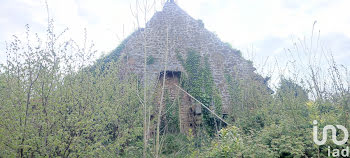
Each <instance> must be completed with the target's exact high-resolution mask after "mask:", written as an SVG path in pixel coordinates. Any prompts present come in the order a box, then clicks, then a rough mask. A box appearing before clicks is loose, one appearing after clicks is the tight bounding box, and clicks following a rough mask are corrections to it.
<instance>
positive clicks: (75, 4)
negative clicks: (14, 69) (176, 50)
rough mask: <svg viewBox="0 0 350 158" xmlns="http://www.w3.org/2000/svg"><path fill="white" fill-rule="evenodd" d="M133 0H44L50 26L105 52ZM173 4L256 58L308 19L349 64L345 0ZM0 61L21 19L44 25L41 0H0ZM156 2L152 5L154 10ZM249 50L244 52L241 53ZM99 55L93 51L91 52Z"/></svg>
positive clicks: (128, 25)
mask: <svg viewBox="0 0 350 158" xmlns="http://www.w3.org/2000/svg"><path fill="white" fill-rule="evenodd" d="M134 2H135V0H48V5H49V13H50V15H51V17H52V18H54V20H55V26H56V31H58V32H59V31H62V30H63V29H64V28H65V27H68V28H69V31H68V32H67V34H69V35H70V36H72V37H73V38H75V39H82V38H83V37H84V33H83V32H84V28H87V32H88V37H89V39H90V40H93V41H94V43H95V44H96V48H97V49H98V50H99V51H100V52H99V53H101V52H104V53H108V52H109V51H111V50H112V49H114V48H115V47H117V46H118V44H119V42H120V41H121V40H122V39H123V38H124V37H126V36H127V35H129V34H130V33H131V32H132V31H133V30H134V29H135V27H134V18H133V16H132V14H131V11H130V5H133V4H134ZM176 2H177V3H178V5H179V6H180V7H181V8H183V9H184V10H185V11H186V12H187V13H188V14H189V15H191V16H192V17H194V18H195V19H202V20H203V22H204V24H205V27H206V28H207V29H209V30H210V31H212V32H215V33H216V34H217V35H218V36H219V37H220V38H221V39H222V40H223V41H225V42H229V43H231V44H232V46H233V47H235V48H238V49H241V50H242V51H243V52H245V54H250V56H249V55H248V56H249V57H250V58H253V57H254V60H257V61H259V60H261V61H263V58H266V57H268V56H270V57H271V56H272V57H276V56H279V55H281V54H283V52H284V49H288V48H290V47H292V46H293V41H296V40H298V39H303V38H304V37H306V38H309V37H310V36H311V33H312V26H313V23H314V21H317V23H316V25H315V33H317V32H318V31H319V30H320V32H321V36H320V37H321V38H320V39H321V41H322V43H323V46H324V47H326V48H327V49H328V50H331V51H332V52H333V54H334V56H335V59H336V60H337V62H339V63H341V64H344V65H347V66H349V65H350V64H349V63H350V62H349V61H350V29H349V28H350V11H348V10H349V6H350V1H349V0H264V1H261V0H254V1H253V0H215V1H214V0H177V1H176ZM0 4H1V5H0V50H1V51H0V62H1V61H4V58H5V56H4V53H3V52H4V51H3V50H4V48H5V41H8V40H10V39H11V35H13V34H16V35H19V36H21V35H23V34H24V32H25V24H29V25H30V26H31V29H32V30H33V32H38V33H43V31H45V27H46V25H47V13H46V8H45V1H44V0H0ZM160 8H161V7H160V5H158V7H157V9H158V10H160ZM247 52H249V53H247ZM97 56H99V55H97Z"/></svg>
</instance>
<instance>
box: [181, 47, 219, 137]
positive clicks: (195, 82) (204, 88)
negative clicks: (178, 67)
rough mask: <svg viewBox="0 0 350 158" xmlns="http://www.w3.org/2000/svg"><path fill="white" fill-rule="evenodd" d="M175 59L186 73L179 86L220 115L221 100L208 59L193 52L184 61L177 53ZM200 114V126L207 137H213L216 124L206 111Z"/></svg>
mask: <svg viewBox="0 0 350 158" xmlns="http://www.w3.org/2000/svg"><path fill="white" fill-rule="evenodd" d="M177 57H178V60H179V61H180V63H181V64H182V66H183V67H184V69H185V71H186V74H185V75H182V76H181V77H182V79H181V86H182V87H183V88H184V89H185V90H186V91H187V92H188V93H190V94H191V95H192V96H193V97H195V98H196V99H198V100H199V101H200V102H202V103H203V104H204V105H206V106H208V107H209V108H211V109H212V110H214V111H215V112H216V113H217V114H219V115H221V105H222V104H221V98H220V95H218V91H217V90H216V89H215V85H214V81H213V75H212V70H211V68H210V64H209V57H208V56H204V57H202V56H201V55H200V54H199V53H197V52H195V51H189V52H188V54H187V57H186V59H183V57H182V56H181V55H180V54H179V53H177ZM202 113H203V115H202V117H203V122H202V126H204V128H205V129H206V132H207V133H208V134H209V135H213V134H214V133H215V128H217V127H218V126H217V123H218V122H217V121H216V119H215V117H214V116H213V115H212V114H211V113H210V112H209V111H208V110H207V109H205V108H203V110H202Z"/></svg>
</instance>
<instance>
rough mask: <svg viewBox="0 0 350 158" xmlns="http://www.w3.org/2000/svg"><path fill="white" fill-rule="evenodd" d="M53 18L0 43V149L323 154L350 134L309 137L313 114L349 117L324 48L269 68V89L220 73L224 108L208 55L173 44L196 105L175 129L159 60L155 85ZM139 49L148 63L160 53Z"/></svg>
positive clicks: (336, 68) (345, 91)
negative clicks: (41, 31) (185, 123)
mask: <svg viewBox="0 0 350 158" xmlns="http://www.w3.org/2000/svg"><path fill="white" fill-rule="evenodd" d="M53 28H54V26H53V22H52V21H49V23H48V28H47V32H46V36H45V37H44V38H40V37H39V36H38V35H35V34H33V33H31V31H30V27H29V26H26V34H27V37H26V38H23V39H22V38H18V37H16V36H14V37H13V40H12V41H10V42H8V43H7V48H6V50H1V51H5V52H6V54H7V57H6V58H7V60H6V63H4V64H2V65H1V67H0V70H1V72H0V157H327V156H328V146H330V148H332V149H333V148H337V149H345V148H346V147H347V144H348V143H350V142H347V143H346V144H344V145H341V146H337V145H335V144H334V143H333V142H332V140H331V139H330V135H329V139H328V141H327V142H326V144H324V145H321V146H318V145H316V144H315V143H314V142H313V135H312V128H313V120H317V121H318V127H319V128H320V129H322V128H323V127H324V126H326V125H336V124H340V125H343V126H345V127H346V128H348V129H349V125H350V124H349V123H350V120H349V119H350V118H349V112H350V91H349V90H350V87H349V86H350V84H349V82H350V81H349V78H350V76H349V74H348V72H349V71H348V70H347V69H346V67H344V66H341V65H338V64H337V63H336V62H335V61H334V59H333V58H332V56H331V55H330V56H328V57H329V58H327V60H326V61H327V62H326V64H325V65H319V64H317V61H314V60H312V58H311V60H309V62H307V63H304V65H303V66H304V69H303V71H302V72H299V71H297V68H296V67H297V66H298V65H296V64H295V63H296V62H295V60H297V59H294V58H293V59H291V62H290V65H291V66H288V67H283V68H285V69H288V75H286V74H284V73H280V72H277V73H276V72H275V73H274V74H270V75H275V76H278V78H279V80H280V81H279V83H278V86H277V87H276V88H275V89H274V93H273V94H270V93H263V92H262V90H261V89H259V88H258V87H259V85H257V84H255V83H254V82H249V81H246V80H236V79H235V78H233V77H232V76H231V75H225V78H224V80H225V83H227V84H228V86H227V87H226V89H227V91H228V92H229V99H230V102H229V103H230V104H229V105H228V107H229V109H230V112H228V113H223V111H222V98H221V97H220V95H219V94H220V90H219V89H218V87H216V85H215V84H214V81H213V74H212V69H211V67H210V64H209V63H208V62H209V60H210V57H208V56H201V55H200V52H196V51H193V50H187V52H185V54H186V55H185V56H183V55H179V54H177V57H176V58H177V59H178V60H179V61H180V62H181V65H182V66H183V68H184V69H185V70H186V73H182V74H181V76H180V77H179V80H176V83H177V84H178V85H177V86H179V87H180V88H178V89H177V90H179V89H181V90H183V91H185V92H186V93H188V94H190V95H191V97H188V99H191V101H192V103H193V104H194V105H195V106H199V107H201V112H200V113H201V114H200V115H199V116H196V118H194V119H198V120H194V122H195V124H193V125H192V126H195V127H190V128H188V130H186V131H181V129H182V128H181V127H180V125H181V119H180V117H181V115H179V112H180V110H179V109H180V107H181V98H180V97H178V96H172V95H171V92H170V90H169V89H167V88H166V87H164V85H167V84H166V82H167V81H166V78H167V77H166V76H167V73H164V72H166V71H167V69H166V67H165V68H164V70H165V71H163V73H160V74H159V77H158V78H159V81H158V82H157V83H160V84H159V85H160V87H156V88H155V89H154V87H152V86H151V85H147V84H145V82H144V80H142V79H140V78H139V76H137V75H135V74H133V73H130V72H129V71H123V70H124V65H123V62H121V60H124V59H125V58H124V56H120V57H117V56H118V53H114V55H116V57H114V58H113V60H111V58H106V57H100V58H99V59H98V60H95V58H94V54H96V51H97V50H95V49H94V46H93V44H92V43H90V42H88V40H87V34H85V39H84V41H85V42H84V43H83V44H82V45H79V44H77V43H76V42H75V41H74V40H65V39H66V38H63V37H65V31H63V32H62V33H59V34H56V33H55V31H54V29H53ZM305 43H306V42H305ZM312 46H313V44H312V42H311V44H310V45H308V44H305V45H303V44H297V45H296V47H297V48H299V49H292V50H290V52H288V53H292V54H293V53H294V54H298V53H302V54H304V55H305V54H306V56H308V55H313V54H315V53H316V54H317V53H322V52H318V51H321V49H316V48H312ZM122 47H123V43H122V44H121V45H120V46H119V47H117V48H116V50H114V51H115V52H118V51H120V49H122ZM145 49H146V48H145ZM294 50H298V51H295V52H293V51H294ZM142 52H146V51H144V50H143V51H142ZM112 54H113V53H112ZM1 58H3V57H1ZM4 58H5V57H4ZM143 59H144V66H145V68H147V67H149V66H150V65H152V64H153V63H154V62H159V60H155V59H154V58H153V57H152V56H151V57H150V56H148V55H147V54H146V55H144V56H143ZM163 60H164V61H167V56H165V57H164V58H163ZM283 68H281V67H279V69H283ZM146 75H147V74H146ZM265 79H266V84H268V78H265ZM174 82H175V81H174ZM181 90H180V91H181ZM196 100H197V101H196ZM158 104H160V106H157V105H158ZM202 104H203V105H202ZM204 106H206V107H208V109H206V108H204ZM160 107H162V108H160ZM195 112H197V111H195ZM319 134H321V132H319ZM342 136H343V134H342V133H339V134H338V140H340V139H341V138H342ZM319 138H321V137H319Z"/></svg>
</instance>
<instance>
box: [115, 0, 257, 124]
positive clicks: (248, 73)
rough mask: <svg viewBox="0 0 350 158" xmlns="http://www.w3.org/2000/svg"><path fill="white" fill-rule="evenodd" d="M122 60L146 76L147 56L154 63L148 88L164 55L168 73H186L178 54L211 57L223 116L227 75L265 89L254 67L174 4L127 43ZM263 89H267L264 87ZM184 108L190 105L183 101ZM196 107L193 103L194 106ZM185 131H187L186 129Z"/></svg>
mask: <svg viewBox="0 0 350 158" xmlns="http://www.w3.org/2000/svg"><path fill="white" fill-rule="evenodd" d="M124 44H125V47H124V49H123V50H122V51H121V59H120V60H122V61H123V62H124V63H125V68H124V70H125V71H128V72H132V73H136V74H139V76H140V78H142V77H143V73H144V60H145V58H144V55H145V54H144V52H146V53H147V56H148V58H153V59H154V62H153V63H150V64H148V65H147V77H146V78H142V80H143V82H147V83H149V84H148V85H154V86H156V85H157V81H159V74H160V72H162V71H163V70H164V65H165V55H166V53H167V54H168V61H167V62H166V64H167V71H176V72H181V73H186V72H185V71H184V68H183V67H182V65H181V64H180V62H179V61H178V59H177V53H179V54H181V55H182V56H184V57H185V56H186V55H187V53H188V51H190V50H192V51H196V52H199V53H200V54H201V55H202V56H204V55H208V56H209V62H210V66H211V69H212V75H213V79H214V82H215V85H216V87H217V88H218V89H219V90H220V93H221V96H222V101H223V112H224V113H230V112H231V109H230V106H229V105H230V99H229V92H228V90H227V83H226V80H225V74H230V75H231V76H233V77H234V78H235V79H243V80H248V79H249V80H254V81H257V83H261V84H262V85H263V82H262V81H263V78H262V77H261V76H259V75H257V74H256V73H255V72H254V71H255V68H254V67H253V66H252V63H251V62H249V61H247V60H245V59H244V58H243V57H241V56H240V53H239V52H237V51H236V50H234V49H232V48H231V47H230V46H229V45H228V44H226V43H224V42H222V41H221V40H220V39H219V38H218V37H217V36H216V35H215V34H214V33H212V32H210V31H208V30H207V29H205V27H204V24H203V22H202V21H201V20H195V19H193V18H192V17H190V16H189V15H188V14H187V13H186V12H185V11H183V10H182V9H181V8H179V7H178V6H177V5H176V4H175V3H174V2H167V3H166V4H165V6H164V8H163V10H162V11H160V12H156V13H155V14H154V16H153V17H152V18H151V19H150V21H149V22H148V23H147V24H146V27H145V28H144V29H140V30H138V31H137V32H135V33H134V34H133V35H132V36H131V37H129V38H128V41H126V42H125V43H124ZM263 86H264V85H263ZM184 102H185V104H190V103H188V102H186V101H184ZM192 104H193V102H192ZM190 107H192V105H182V106H181V108H180V115H182V116H183V118H182V120H181V121H180V122H182V123H185V124H189V122H191V121H190V120H188V119H189V118H188V117H185V116H188V115H191V114H192V112H191V111H190ZM185 126H186V130H187V126H188V125H185Z"/></svg>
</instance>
